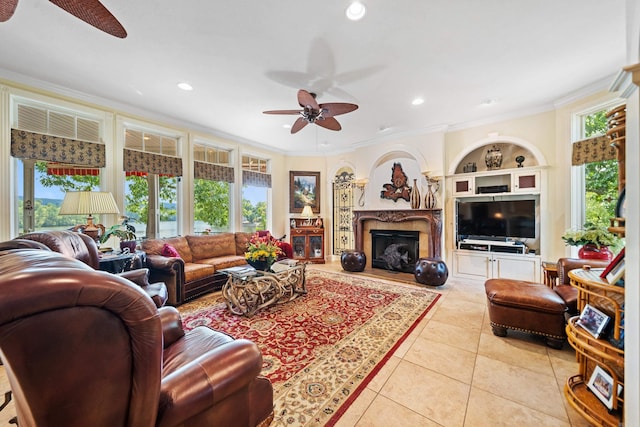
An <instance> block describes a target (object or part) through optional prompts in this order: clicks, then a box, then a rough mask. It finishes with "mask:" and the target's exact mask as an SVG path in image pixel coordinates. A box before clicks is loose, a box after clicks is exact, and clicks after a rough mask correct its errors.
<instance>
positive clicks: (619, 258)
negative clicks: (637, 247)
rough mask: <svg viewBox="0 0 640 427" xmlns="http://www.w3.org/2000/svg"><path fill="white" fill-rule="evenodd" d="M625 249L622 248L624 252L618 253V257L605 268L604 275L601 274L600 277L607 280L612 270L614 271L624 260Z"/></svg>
mask: <svg viewBox="0 0 640 427" xmlns="http://www.w3.org/2000/svg"><path fill="white" fill-rule="evenodd" d="M624 249H625V248H622V250H621V251H620V252H618V255H616V256H615V257H614V258H613V259H612V260H611V262H610V263H609V265H607V266H606V267H605V269H604V270H602V273H601V274H600V277H601V278H603V279H605V280H606V279H607V275H608V274H609V273H610V272H611V270H612V269H613V267H615V266H616V265H618V263H619V262H620V261H621V260H622V259H623V258H624Z"/></svg>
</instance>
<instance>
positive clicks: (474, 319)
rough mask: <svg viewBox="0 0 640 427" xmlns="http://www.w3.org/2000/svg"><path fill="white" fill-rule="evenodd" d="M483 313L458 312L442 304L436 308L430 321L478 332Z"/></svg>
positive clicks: (456, 309)
mask: <svg viewBox="0 0 640 427" xmlns="http://www.w3.org/2000/svg"><path fill="white" fill-rule="evenodd" d="M483 317H484V312H482V313H478V312H475V313H474V312H466V311H460V310H459V309H458V308H455V307H449V306H447V305H446V304H445V302H443V304H442V305H441V306H440V307H438V310H437V311H436V312H435V313H434V314H433V317H432V318H431V319H432V320H437V321H439V322H443V323H447V324H449V325H456V326H461V327H467V328H469V329H473V330H477V331H479V330H480V329H481V327H482V319H483Z"/></svg>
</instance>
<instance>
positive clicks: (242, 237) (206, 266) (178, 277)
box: [141, 232, 252, 305]
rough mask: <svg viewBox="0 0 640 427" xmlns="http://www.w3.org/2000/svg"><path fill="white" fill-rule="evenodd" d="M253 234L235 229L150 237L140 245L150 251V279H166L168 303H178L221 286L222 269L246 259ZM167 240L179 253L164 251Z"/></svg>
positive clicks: (222, 280) (148, 252)
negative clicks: (169, 254) (165, 253)
mask: <svg viewBox="0 0 640 427" xmlns="http://www.w3.org/2000/svg"><path fill="white" fill-rule="evenodd" d="M251 235H252V234H251V233H244V232H236V233H219V234H209V235H198V236H192V235H188V236H179V237H173V238H169V239H147V240H143V241H142V243H141V249H142V250H143V251H145V252H146V254H147V267H149V270H150V276H151V280H152V281H160V282H164V283H165V284H166V285H167V289H168V292H169V300H168V303H169V304H171V305H179V304H182V303H184V302H187V301H189V300H191V299H194V298H197V297H199V296H201V295H203V294H205V293H207V292H211V291H215V290H219V289H221V288H222V285H224V283H225V282H226V281H227V275H226V274H223V273H220V272H219V270H221V269H223V268H229V267H235V266H238V265H245V264H246V263H247V261H246V259H245V257H244V253H245V252H246V250H247V246H248V244H249V240H250V239H251ZM165 244H166V245H170V246H171V247H172V248H173V249H175V250H176V251H177V252H178V254H179V255H180V256H179V257H171V256H166V255H163V249H164V247H165Z"/></svg>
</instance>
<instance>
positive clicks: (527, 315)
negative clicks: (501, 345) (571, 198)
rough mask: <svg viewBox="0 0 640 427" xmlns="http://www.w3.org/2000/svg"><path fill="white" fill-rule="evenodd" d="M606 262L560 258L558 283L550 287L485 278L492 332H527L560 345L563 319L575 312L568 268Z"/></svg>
mask: <svg viewBox="0 0 640 427" xmlns="http://www.w3.org/2000/svg"><path fill="white" fill-rule="evenodd" d="M608 263H609V262H608V261H600V260H585V259H575V258H560V259H559V260H558V265H557V271H558V283H556V284H555V285H553V286H552V287H548V286H547V285H545V284H542V283H533V282H526V281H522V280H511V279H489V280H487V281H486V282H485V284H484V286H485V292H486V295H487V305H488V311H489V321H490V323H491V328H492V331H493V334H494V335H496V336H501V337H504V336H506V335H507V330H508V329H512V330H518V331H523V332H528V333H532V334H536V335H540V336H543V337H544V338H545V341H546V343H547V345H548V346H550V347H553V348H561V347H562V345H563V343H564V340H565V336H566V335H565V322H566V320H567V319H568V318H569V317H571V316H575V315H577V314H578V309H577V299H578V290H577V289H576V288H574V287H573V286H571V284H570V279H569V271H571V270H574V269H577V268H582V267H583V266H585V265H588V266H590V267H591V268H604V267H606V266H607V265H608Z"/></svg>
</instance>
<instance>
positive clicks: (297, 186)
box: [289, 171, 321, 214]
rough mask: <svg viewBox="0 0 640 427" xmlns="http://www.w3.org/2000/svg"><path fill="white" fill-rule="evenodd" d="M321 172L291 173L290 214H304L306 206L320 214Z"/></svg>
mask: <svg viewBox="0 0 640 427" xmlns="http://www.w3.org/2000/svg"><path fill="white" fill-rule="evenodd" d="M320 189H321V186H320V172H304V171H289V212H290V213H298V214H299V213H302V209H304V207H305V206H306V205H309V206H311V211H312V212H313V213H314V214H319V213H320Z"/></svg>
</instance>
